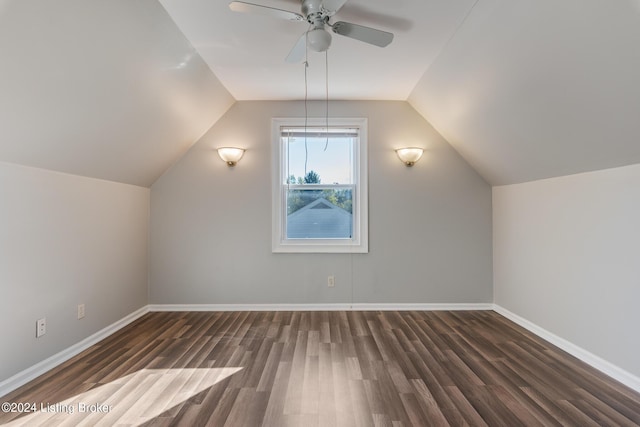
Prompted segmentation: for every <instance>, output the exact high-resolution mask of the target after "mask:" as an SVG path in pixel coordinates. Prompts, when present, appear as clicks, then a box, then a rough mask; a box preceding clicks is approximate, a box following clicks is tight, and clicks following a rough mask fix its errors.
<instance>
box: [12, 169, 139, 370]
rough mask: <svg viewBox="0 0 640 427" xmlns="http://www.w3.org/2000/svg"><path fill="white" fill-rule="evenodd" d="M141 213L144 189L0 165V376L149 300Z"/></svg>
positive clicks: (41, 358)
mask: <svg viewBox="0 0 640 427" xmlns="http://www.w3.org/2000/svg"><path fill="white" fill-rule="evenodd" d="M148 218H149V189H146V188H141V187H135V186H131V185H126V184H118V183H113V182H107V181H101V180H97V179H92V178H83V177H79V176H74V175H67V174H62V173H58V172H51V171H46V170H42V169H34V168H29V167H24V166H17V165H12V164H8V163H1V162H0V291H1V294H2V295H1V296H0V326H2V342H1V344H0V347H1V350H0V382H2V381H4V380H6V379H7V378H9V377H11V376H13V375H15V374H17V373H18V372H20V371H22V370H24V369H26V368H29V367H31V366H33V365H34V364H36V363H38V362H40V361H42V360H44V359H46V358H48V357H50V356H52V355H54V354H56V353H58V352H60V351H62V350H65V349H67V348H68V347H70V346H72V345H73V344H76V343H78V342H79V341H81V340H83V339H84V338H87V337H88V336H90V335H92V334H93V333H95V332H97V331H99V330H101V329H103V328H104V327H106V326H108V325H110V324H112V323H114V322H116V321H118V320H120V319H122V318H123V317H125V316H127V315H129V314H131V313H132V312H134V311H135V310H137V309H139V308H141V307H143V306H145V305H146V304H147V242H148ZM79 303H84V304H85V307H86V317H85V318H84V319H81V320H78V319H77V305H78V304H79ZM42 317H46V319H47V334H46V335H44V336H42V337H41V338H38V339H36V338H35V329H36V327H35V325H36V320H37V319H39V318H42Z"/></svg>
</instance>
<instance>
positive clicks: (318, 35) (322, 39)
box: [307, 28, 331, 52]
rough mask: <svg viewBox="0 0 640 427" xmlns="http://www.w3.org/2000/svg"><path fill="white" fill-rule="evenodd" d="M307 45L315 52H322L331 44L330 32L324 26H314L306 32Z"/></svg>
mask: <svg viewBox="0 0 640 427" xmlns="http://www.w3.org/2000/svg"><path fill="white" fill-rule="evenodd" d="M307 45H308V46H309V49H311V50H314V51H316V52H324V51H325V50H327V49H329V46H331V34H329V32H328V31H325V30H324V28H314V29H313V30H311V31H309V32H308V33H307Z"/></svg>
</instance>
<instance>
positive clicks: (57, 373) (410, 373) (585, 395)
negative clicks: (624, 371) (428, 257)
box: [0, 311, 640, 427]
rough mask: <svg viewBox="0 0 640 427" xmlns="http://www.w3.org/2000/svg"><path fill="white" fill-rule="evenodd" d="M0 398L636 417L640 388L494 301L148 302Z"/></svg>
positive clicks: (144, 418)
mask: <svg viewBox="0 0 640 427" xmlns="http://www.w3.org/2000/svg"><path fill="white" fill-rule="evenodd" d="M0 400H1V401H6V402H10V403H14V404H16V405H17V404H18V403H29V404H35V405H36V407H37V412H35V413H23V414H19V413H0V424H7V425H10V426H13V425H26V426H36V425H45V426H66V425H68V426H77V425H87V426H98V425H104V426H113V425H121V426H125V425H144V426H190V427H191V426H231V427H236V426H251V427H254V426H278V427H279V426H303V427H310V426H345V427H352V426H367V427H369V426H389V427H399V426H448V425H450V426H638V425H640V395H639V394H638V393H635V392H634V391H633V390H630V389H629V388H627V387H625V386H623V385H621V384H619V383H617V382H615V381H613V380H612V379H610V378H608V377H606V376H605V375H604V374H602V373H600V372H598V371H596V370H594V369H592V368H590V367H589V366H587V365H585V364H584V363H582V362H580V361H578V360H577V359H575V358H573V357H572V356H570V355H568V354H566V353H564V352H563V351H561V350H559V349H557V348H556V347H554V346H552V345H550V344H549V343H547V342H545V341H543V340H541V339H539V338H537V337H536V336H534V335H532V334H531V333H529V332H528V331H526V330H524V329H522V328H520V327H519V326H517V325H515V324H513V323H512V322H510V321H509V320H507V319H505V318H504V317H502V316H500V315H499V314H497V313H495V312H492V311H455V312H448V311H442V312H418V311H407V312H376V311H370V312H189V313H182V312H180V313H177V312H176V313H149V314H147V315H145V316H144V317H142V318H141V319H139V320H137V321H136V322H134V323H132V324H131V325H129V326H128V327H126V328H124V329H122V330H121V331H119V332H117V333H116V334H114V335H112V336H110V337H109V338H107V339H105V340H104V341H102V342H100V343H99V344H97V345H95V346H93V347H91V348H90V349H88V350H87V351H85V352H83V353H81V354H79V355H78V356H76V357H75V358H73V359H72V360H70V361H68V362H66V363H65V364H63V365H61V366H59V367H58V368H56V369H54V370H52V371H51V372H49V373H47V374H45V375H43V376H42V377H40V378H38V379H36V380H34V381H32V382H31V383H29V384H27V385H25V386H23V387H21V388H20V389H18V390H16V391H15V392H13V393H11V394H10V395H8V396H5V397H4V398H1V399H0ZM92 405H93V406H92Z"/></svg>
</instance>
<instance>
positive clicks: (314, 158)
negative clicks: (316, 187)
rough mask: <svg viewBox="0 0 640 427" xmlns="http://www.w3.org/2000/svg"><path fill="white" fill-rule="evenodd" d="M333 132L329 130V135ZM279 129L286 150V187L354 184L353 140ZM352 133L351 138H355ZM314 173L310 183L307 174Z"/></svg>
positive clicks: (297, 130) (347, 136) (326, 134)
mask: <svg viewBox="0 0 640 427" xmlns="http://www.w3.org/2000/svg"><path fill="white" fill-rule="evenodd" d="M331 130H333V129H330V131H331ZM341 131H342V132H341V133H340V134H335V133H331V132H329V133H326V132H324V133H323V132H318V131H315V132H314V131H312V129H308V132H307V134H306V135H307V136H306V138H305V133H304V128H302V131H300V129H298V128H296V129H282V142H283V146H284V150H285V163H286V164H285V165H284V166H285V167H284V169H285V171H286V173H285V175H284V177H285V182H284V183H285V184H320V183H322V184H353V183H354V176H353V144H354V139H355V138H354V136H350V133H349V132H344V130H341ZM355 132H357V131H353V130H351V134H352V135H357V134H356V133H355ZM311 172H313V177H312V179H309V177H308V174H309V173H311Z"/></svg>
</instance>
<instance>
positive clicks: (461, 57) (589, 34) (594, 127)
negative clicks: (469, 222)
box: [409, 0, 640, 185]
mask: <svg viewBox="0 0 640 427" xmlns="http://www.w3.org/2000/svg"><path fill="white" fill-rule="evenodd" d="M409 101H410V103H411V104H412V105H413V106H414V108H416V110H418V111H419V112H420V113H421V114H422V115H423V116H424V117H425V118H426V119H427V120H429V121H430V122H431V123H432V124H433V125H434V127H436V129H438V131H439V132H440V133H441V134H442V135H443V136H444V137H445V138H446V139H447V141H449V143H450V144H452V145H453V146H454V147H455V148H456V149H457V150H458V152H460V153H461V155H462V156H463V157H465V159H467V161H468V162H469V163H471V164H472V165H473V166H474V167H475V168H476V170H477V171H478V172H479V173H481V174H482V175H483V176H484V177H485V179H487V180H488V181H489V182H490V183H491V184H494V185H500V184H512V183H518V182H525V181H531V180H536V179H541V178H547V177H553V176H562V175H568V174H573V173H578V172H586V171H592V170H597V169H604V168H610V167H616V166H623V165H629V164H634V163H640V1H637V0H624V1H623V0H621V1H602V0H571V1H567V0H564V1H556V0H515V1H514V0H480V1H479V2H478V4H477V5H476V7H475V8H474V9H473V11H472V12H471V13H470V15H469V16H468V17H467V19H466V21H465V22H464V24H463V25H462V26H461V27H460V29H459V30H458V32H457V33H456V35H455V36H454V38H453V39H452V40H451V41H450V42H449V44H448V45H447V47H446V48H445V49H444V50H443V52H442V53H441V54H440V56H439V57H438V59H437V60H436V61H435V62H434V63H433V64H432V65H431V67H430V68H429V69H428V70H427V71H426V72H425V74H424V76H423V77H422V79H421V80H420V82H419V83H418V84H417V86H416V88H415V89H414V90H413V92H412V94H411V96H410V97H409Z"/></svg>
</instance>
